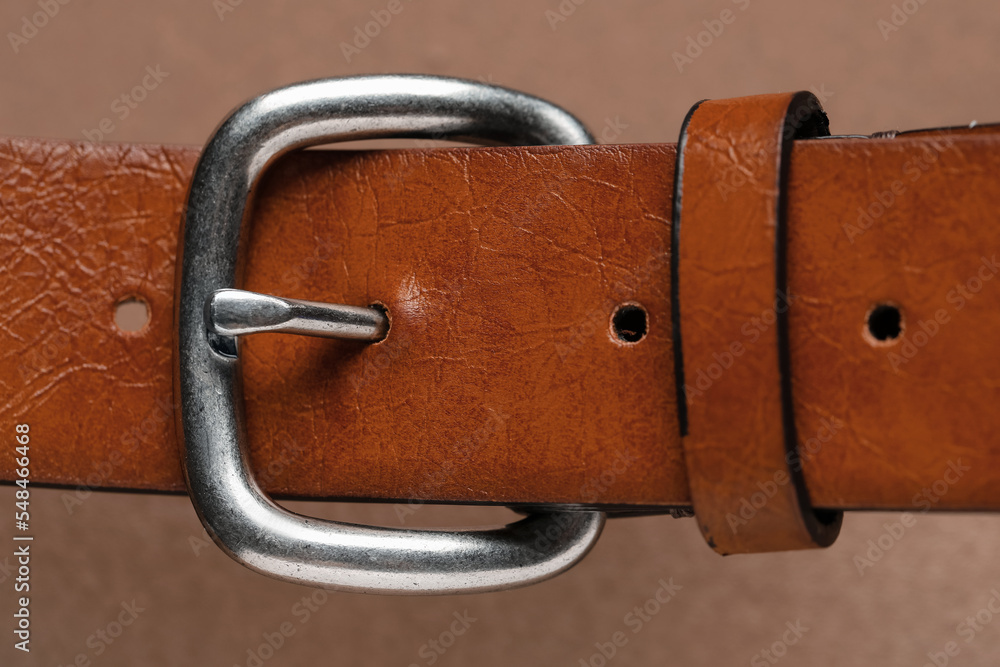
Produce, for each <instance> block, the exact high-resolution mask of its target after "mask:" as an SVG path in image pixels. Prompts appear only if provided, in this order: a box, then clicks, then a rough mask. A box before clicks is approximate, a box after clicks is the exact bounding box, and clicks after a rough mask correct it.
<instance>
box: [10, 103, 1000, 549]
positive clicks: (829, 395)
mask: <svg viewBox="0 0 1000 667" xmlns="http://www.w3.org/2000/svg"><path fill="white" fill-rule="evenodd" d="M778 98H780V99H778ZM789 99H790V97H783V96H774V97H761V98H746V99H744V100H740V101H738V102H736V103H716V104H717V105H722V106H717V107H712V105H711V104H708V105H702V107H700V110H697V111H695V112H694V113H693V115H692V117H691V120H690V121H689V126H688V130H689V132H690V133H691V134H689V135H688V137H687V141H688V142H690V144H689V145H690V146H692V147H693V148H692V150H693V151H695V152H693V153H692V154H691V156H690V157H689V158H688V160H689V161H688V162H687V166H686V167H685V173H684V174H683V175H682V177H681V180H680V185H681V186H682V187H683V211H682V215H681V217H680V219H681V220H682V224H681V227H680V241H681V243H682V245H681V246H680V250H679V251H678V252H676V253H675V254H674V255H673V256H672V255H671V247H672V242H674V241H672V233H673V232H672V229H673V225H672V218H673V217H674V213H673V206H674V201H673V189H674V180H675V164H676V162H677V153H676V151H677V149H676V147H675V146H674V145H671V144H645V145H614V146H560V147H517V148H508V147H502V148H454V149H428V150H398V151H370V152H348V151H312V152H305V153H299V154H296V155H294V156H292V157H289V158H287V159H283V160H282V161H281V162H280V163H279V164H278V165H276V166H275V167H274V168H272V169H271V170H270V171H269V172H268V174H267V175H266V176H265V183H264V185H263V187H262V188H261V192H260V193H259V195H258V196H257V199H256V202H255V212H254V214H253V219H252V233H251V236H250V238H249V242H248V243H249V245H248V248H247V251H246V255H245V256H246V257H247V268H246V285H245V287H246V288H247V289H250V290H254V291H258V292H264V293H272V294H280V295H282V296H290V297H296V298H302V299H309V300H314V301H323V302H334V303H350V304H370V303H376V302H378V303H381V304H383V305H384V306H385V308H386V309H387V311H388V313H389V315H390V318H391V327H392V328H391V330H390V333H389V336H388V337H387V338H386V339H385V340H384V341H382V342H380V343H377V344H374V345H363V344H358V343H352V342H347V341H330V340H321V339H312V338H305V337H299V336H287V335H271V336H258V337H254V338H251V339H248V340H247V341H246V344H245V347H244V348H243V351H242V353H241V354H242V357H243V362H244V375H245V378H246V390H245V392H246V393H245V406H246V408H245V409H246V418H247V424H246V430H247V432H248V434H249V442H250V445H251V456H252V461H253V465H254V467H255V469H256V477H257V480H258V482H259V483H260V485H261V486H262V487H263V488H264V489H265V490H266V491H267V492H269V493H271V494H274V495H277V496H279V497H280V496H283V497H309V498H359V499H374V500H394V501H407V500H428V501H439V502H459V503H496V504H504V505H513V506H539V505H573V506H585V507H595V508H604V509H612V510H618V511H630V510H636V511H666V510H670V509H678V508H688V507H690V506H691V505H692V495H693V490H694V505H695V509H697V510H698V513H699V516H701V515H702V513H703V511H702V507H701V506H704V507H706V509H705V510H704V511H705V512H708V513H709V514H711V513H712V509H711V508H710V507H709V506H710V505H711V501H705V500H704V498H707V497H709V495H706V494H711V493H718V492H720V490H723V489H727V488H728V489H732V490H731V491H729V492H727V493H725V494H724V495H726V496H727V497H726V499H725V504H724V510H720V512H721V514H720V515H719V516H718V517H716V518H715V519H713V520H712V521H713V522H715V526H716V531H717V530H718V521H720V520H721V521H727V520H728V521H729V522H730V523H731V522H732V521H733V518H732V517H735V520H736V521H737V522H739V521H740V520H741V519H742V520H744V521H746V520H748V518H749V517H750V516H753V515H755V514H756V513H758V511H760V507H761V506H763V505H764V504H766V502H767V501H768V500H769V499H771V498H772V497H777V498H779V499H780V498H782V497H785V498H786V500H788V502H791V503H793V504H794V502H796V498H797V499H798V500H802V497H801V493H802V492H803V488H798V489H797V490H796V486H795V485H796V480H798V483H799V484H800V486H801V485H804V489H807V493H806V496H805V497H806V498H808V501H809V504H810V505H811V507H813V508H819V509H821V510H849V509H899V510H906V509H932V510H997V509H1000V465H998V464H1000V444H998V442H997V439H996V438H995V433H996V432H997V431H998V430H1000V411H997V410H995V404H996V402H997V398H998V396H1000V394H998V391H1000V390H998V387H1000V380H998V378H1000V355H997V354H996V353H995V351H994V347H993V346H994V344H995V341H996V337H997V334H998V333H1000V280H997V281H995V280H993V279H994V277H995V276H996V275H997V273H998V272H1000V228H998V227H997V224H996V220H997V213H998V211H1000V180H998V179H1000V177H998V175H1000V150H998V149H1000V130H998V129H997V128H995V127H979V128H962V129H957V130H938V131H927V132H919V133H907V134H904V135H900V136H896V137H895V138H879V139H856V138H828V139H811V140H805V139H803V140H797V141H794V142H793V141H791V138H788V140H787V141H785V140H784V139H780V140H776V142H775V141H772V139H773V138H774V137H777V136H778V135H776V134H775V132H773V131H772V129H773V127H775V126H774V125H773V124H774V123H775V122H779V121H780V122H781V123H783V122H784V121H783V120H782V119H784V118H785V116H784V114H785V110H786V109H787V107H788V104H789ZM775 100H778V101H777V102H776V101H775ZM726 104H729V106H725V105H726ZM776 105H777V106H776ZM778 107H780V109H779V111H780V114H779V113H778V111H775V109H777V108H778ZM820 113H821V112H820ZM706 114H715V116H711V117H710V116H709V115H706ZM776 114H778V115H776ZM769 123H770V125H769ZM782 127H784V125H780V126H778V129H779V131H780V130H781V128H782ZM755 137H756V139H755ZM761 137H763V138H761ZM786 144H787V145H786ZM782 151H784V153H785V157H786V160H785V161H784V162H781V161H780V160H779V158H780V157H781V154H782ZM197 156H198V150H197V149H191V148H182V147H174V146H148V145H139V146H137V145H123V144H86V143H75V142H63V141H48V140H37V139H23V138H8V139H3V140H2V141H0V169H2V172H3V177H2V179H0V201H2V204H3V205H2V208H0V232H2V235H3V239H4V243H3V245H2V247H0V253H2V256H3V263H2V266H3V267H4V270H3V271H2V272H0V286H2V287H0V290H2V291H0V293H2V294H3V297H4V298H3V300H4V305H5V307H4V309H3V313H2V315H0V318H2V327H0V336H2V339H3V346H2V350H3V352H2V359H0V382H2V386H3V403H2V407H0V413H2V414H3V421H4V423H5V424H6V426H4V429H5V431H6V432H8V433H13V432H14V425H15V424H18V423H27V424H30V425H31V433H32V466H31V468H32V469H31V473H32V482H33V483H36V484H50V485H63V486H67V487H82V489H83V490H89V489H93V488H102V489H111V488H117V489H128V490H151V491H166V492H181V491H183V490H184V479H183V476H182V471H181V466H180V463H179V457H178V435H177V431H176V426H175V415H174V412H175V405H176V403H175V399H174V391H173V380H172V375H173V364H174V362H173V360H172V356H173V353H172V348H173V335H174V334H173V330H174V326H175V325H174V317H173V313H174V302H173V300H174V280H175V275H174V274H175V270H174V267H175V258H176V255H177V230H178V224H179V220H180V217H181V213H182V208H183V205H184V198H185V193H186V190H187V188H188V184H189V179H190V177H191V174H192V170H193V167H194V164H195V161H196V159H197ZM776 165H778V166H776ZM776 169H778V171H777V172H776V171H775V170H776ZM782 170H783V171H782ZM779 172H780V173H779ZM779 176H780V179H779V180H776V178H777V177H779ZM778 182H780V183H781V184H782V185H781V188H779V190H781V191H777V190H775V183H778ZM775 198H777V199H781V198H784V199H783V200H782V201H781V203H780V206H781V207H783V208H782V210H784V211H785V219H784V221H783V222H782V228H783V230H784V234H785V236H786V238H785V239H784V245H783V247H784V266H785V270H786V271H787V275H786V284H785V285H784V286H783V287H784V289H785V292H784V294H785V297H786V298H785V300H784V301H781V299H780V298H779V300H778V302H777V303H775V302H774V300H773V299H772V298H771V296H769V295H773V294H774V287H775V286H774V284H773V283H769V282H767V280H771V278H767V279H766V280H765V278H763V277H766V276H773V275H774V270H775V267H774V263H775V261H776V260H775V258H774V256H773V255H770V256H769V255H767V252H764V251H762V249H766V248H767V247H773V240H774V234H775V233H776V232H775V227H774V221H773V220H772V221H770V222H769V221H768V220H766V219H756V220H755V221H754V220H750V219H749V218H750V217H753V216H749V217H747V216H741V211H742V210H744V209H742V208H741V207H746V206H752V204H750V203H751V202H757V201H765V200H766V201H772V200H775ZM775 201H776V200H775ZM705 202H715V203H714V204H712V203H707V204H706V203H705ZM713 206H714V207H716V208H715V209H711V207H713ZM723 213H724V214H725V216H731V219H730V218H726V217H720V216H721V215H722V214H723ZM688 216H690V217H691V218H692V219H705V220H709V221H714V223H711V224H709V223H705V224H704V225H702V224H699V226H698V227H694V226H692V227H691V228H688V227H686V226H685V224H684V223H683V221H686V220H687V219H688ZM689 229H690V230H693V231H697V235H696V236H692V237H691V238H692V239H693V240H691V241H690V245H684V244H685V243H688V241H687V238H686V237H685V234H688V233H689ZM768 230H770V231H768ZM693 231H692V233H693ZM779 233H780V232H779ZM755 234H764V236H761V237H755ZM768 234H770V236H767V235H768ZM755 239H756V240H755ZM760 239H765V240H766V242H763V241H761V240H760ZM767 239H770V240H767ZM762 243H763V245H761V244H762ZM767 243H771V244H772V245H771V246H767ZM672 259H673V260H675V261H678V262H679V267H677V266H675V267H674V269H675V271H677V270H679V275H680V276H681V281H680V283H679V285H676V287H677V288H678V289H677V290H672V287H674V286H675V285H674V284H673V282H672V281H673V280H674V278H673V277H672V266H671V260H672ZM762 280H763V281H764V282H761V281H762ZM762 285H764V287H763V288H762V287H761V286H762ZM672 294H673V295H675V296H677V297H679V300H678V301H677V302H675V301H674V296H672ZM762 295H763V296H762ZM127 299H139V300H141V301H143V302H145V303H146V304H148V307H149V312H150V319H149V323H148V325H147V326H145V328H143V329H142V330H140V331H138V332H124V331H121V330H120V329H118V328H117V327H116V324H115V321H114V312H115V307H116V304H118V303H120V302H122V301H123V300H127ZM762 299H763V300H762ZM675 307H677V311H678V312H679V315H678V316H679V318H680V319H679V320H678V322H679V324H680V329H681V331H682V332H683V338H675V334H676V333H677V332H676V331H675V322H674V321H673V320H674V316H675V312H674V308H675ZM782 323H784V324H782ZM782 327H784V328H785V329H786V330H784V331H783V329H782ZM681 340H682V341H683V342H682V343H680V342H679V341H681ZM678 344H680V345H683V346H684V349H683V350H682V352H683V354H680V355H679V356H677V359H681V360H682V363H683V380H682V382H680V383H678V382H676V381H675V379H676V378H677V377H678V376H677V373H676V371H677V370H678V368H677V361H676V360H675V353H677V352H678V351H677V350H676V349H675V347H676V346H677V345H678ZM779 344H780V345H779ZM688 346H691V347H690V350H689V348H688ZM782 349H783V350H785V351H786V353H787V355H788V358H787V359H785V360H784V363H785V366H784V368H786V369H788V370H789V374H788V376H787V377H784V378H781V377H779V373H778V365H777V361H776V355H778V354H779V353H780V352H779V351H780V350H782ZM772 362H774V363H772ZM762 369H763V370H762ZM782 382H785V383H787V384H786V385H782V384H781V383H782ZM679 387H681V388H686V389H684V390H683V391H682V394H683V395H682V396H680V401H679V396H678V388H679ZM782 392H785V393H784V394H782ZM782 395H786V396H787V397H788V398H789V399H790V404H789V405H787V406H785V412H784V413H783V414H785V415H786V416H791V421H790V422H787V423H783V422H782V419H783V417H782V412H781V411H782V408H781V396H782ZM775 401H777V402H775ZM679 406H680V407H679ZM679 409H680V410H681V411H686V413H687V416H688V422H689V424H688V425H689V427H690V430H689V431H688V433H689V435H686V436H684V438H682V436H681V428H680V424H679V421H678V413H679ZM789 429H791V431H789ZM781 433H784V434H785V435H786V436H787V435H788V433H793V434H796V435H795V438H794V442H793V445H792V450H794V449H795V448H796V447H797V452H794V451H793V453H795V454H796V455H797V458H795V457H793V458H789V459H788V460H784V461H783V458H782V456H780V455H778V457H777V458H775V452H779V451H780V452H781V453H784V452H785V451H786V449H784V447H786V446H787V443H782V442H780V437H783V436H781ZM758 436H759V437H758ZM771 436H774V438H777V439H774V438H771ZM687 438H690V439H689V440H687V441H686V442H685V439H687ZM696 438H697V439H696ZM769 438H770V439H769ZM764 440H768V442H770V443H771V444H770V445H767V446H769V447H772V446H773V443H779V444H780V447H781V448H782V449H780V450H777V449H772V450H769V451H771V454H768V455H767V456H765V455H764V454H761V458H760V459H759V460H757V459H754V460H753V461H752V462H748V461H747V460H744V459H743V458H742V457H743V454H742V453H741V452H744V451H752V452H754V453H755V454H754V456H756V453H757V452H763V451H764V449H760V448H758V446H757V444H755V443H757V442H758V441H760V442H763V441H764ZM760 447H764V445H761V446H760ZM685 456H687V459H685ZM751 458H752V457H751ZM0 460H2V463H0V477H2V478H3V479H5V480H13V479H15V478H16V474H15V467H16V466H15V463H14V461H13V459H12V458H11V457H3V458H2V459H0ZM786 466H787V467H788V470H786V469H785V467H786ZM741 470H742V471H743V472H744V474H743V475H742V478H741V479H737V478H740V475H741V473H740V471H741ZM789 471H791V472H789ZM797 475H798V477H797ZM789 491H791V492H792V495H788V492H789ZM79 492H80V489H77V491H76V492H74V491H68V492H67V498H68V502H72V498H73V496H74V493H79ZM796 493H798V494H800V495H798V496H796V495H795V494H796ZM700 499H701V500H700ZM762 499H763V501H762ZM719 502H720V503H722V502H723V501H721V500H720V501H719ZM777 504H778V503H777V501H776V502H775V503H774V505H775V506H777ZM700 505H701V506H700ZM720 506H722V505H720ZM805 510H807V511H811V510H810V508H809V507H805ZM765 511H769V510H765ZM717 513H718V512H717ZM730 515H731V516H730ZM727 516H729V517H730V518H729V519H726V517H727ZM703 528H704V525H703ZM734 534H738V531H734ZM706 535H708V533H707V532H706ZM790 539H791V542H795V540H796V539H798V538H794V539H793V538H790ZM751 541H752V540H751ZM783 545H784V546H783ZM770 546H771V547H772V548H774V547H775V544H774V543H772V544H771V545H770ZM744 547H745V548H740V546H739V545H735V546H734V545H730V548H731V549H733V550H755V549H757V548H760V547H761V545H759V544H758V545H754V544H749V545H744ZM777 548H793V546H792V545H786V544H785V543H784V542H781V541H780V540H779V543H778V544H777ZM720 550H721V549H720Z"/></svg>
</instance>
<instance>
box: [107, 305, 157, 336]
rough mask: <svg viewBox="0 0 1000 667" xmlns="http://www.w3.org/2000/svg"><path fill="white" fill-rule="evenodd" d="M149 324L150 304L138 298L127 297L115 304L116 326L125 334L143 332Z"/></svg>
mask: <svg viewBox="0 0 1000 667" xmlns="http://www.w3.org/2000/svg"><path fill="white" fill-rule="evenodd" d="M147 324H149V304H148V303H146V300H145V299H143V298H141V297H138V296H127V297H125V298H124V299H121V300H120V301H119V302H118V303H116V304H115V326H117V327H118V329H119V330H120V331H124V332H125V333H135V332H137V331H141V330H142V329H144V328H145V327H146V325H147Z"/></svg>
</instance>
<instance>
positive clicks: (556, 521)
mask: <svg viewBox="0 0 1000 667" xmlns="http://www.w3.org/2000/svg"><path fill="white" fill-rule="evenodd" d="M387 137H424V138H432V139H451V140H460V141H467V142H473V143H484V144H487V143H488V144H497V143H506V144H513V145H525V144H529V145H541V144H587V143H593V138H592V137H591V135H590V133H589V132H587V130H586V128H584V127H583V125H582V124H581V123H580V122H579V121H578V120H577V119H576V118H574V117H573V116H571V115H570V114H568V113H567V112H565V111H563V110H562V109H560V108H559V107H556V106H555V105H552V104H550V103H548V102H545V101H544V100H540V99H538V98H535V97H531V96H529V95H525V94H523V93H518V92H515V91H511V90H507V89H504V88H498V87H495V86H489V85H485V84H480V83H475V82H471V81H463V80H460V79H447V78H439V77H429V76H364V77H353V78H345V79H329V80H321V81H313V82H308V83H301V84H297V85H293V86H289V87H287V88H281V89H278V90H275V91H272V92H269V93H266V94H264V95H261V96H260V97H258V98H256V99H253V100H251V101H249V102H247V103H246V104H244V105H243V106H242V107H240V108H239V109H237V110H236V111H235V112H233V113H232V114H231V115H230V116H229V117H228V118H227V119H226V120H225V121H224V122H223V123H222V125H221V126H220V127H219V129H218V130H216V132H215V134H214V135H213V136H212V138H211V139H210V140H209V142H208V144H207V145H206V146H205V150H204V151H203V152H202V154H201V158H200V159H199V161H198V165H197V168H196V171H195V174H194V177H193V179H192V182H191V183H192V184H191V190H190V192H189V193H188V200H187V208H186V213H185V216H184V223H183V229H182V239H183V240H182V244H181V268H180V270H181V279H180V281H179V283H178V289H179V294H178V298H177V304H178V306H177V308H178V318H177V326H178V336H177V346H178V347H177V364H178V372H177V376H176V377H177V384H178V387H179V392H180V400H181V410H180V428H181V431H182V433H183V447H182V449H183V452H182V458H183V464H184V474H185V478H186V480H187V485H188V490H189V492H190V495H191V501H192V503H193V504H194V507H195V510H196V511H197V512H198V516H199V517H200V518H201V521H202V523H203V524H204V526H205V528H206V529H207V530H208V532H209V534H210V535H212V538H213V539H214V540H215V542H216V544H218V545H219V546H220V547H221V548H222V549H223V550H224V551H226V553H228V554H229V555H230V556H232V557H233V558H235V559H236V560H237V561H239V562H240V563H243V564H244V565H246V566H247V567H249V568H250V569H252V570H256V571H257V572H260V573H262V574H266V575H268V576H271V577H275V578H277V579H283V580H286V581H291V582H297V583H302V584H310V585H314V586H323V587H326V588H333V589H338V590H344V591H356V592H366V593H410V594H433V593H470V592H481V591H492V590H501V589H507V588H514V587H517V586H524V585H527V584H531V583H534V582H538V581H542V580H544V579H547V578H549V577H551V576H554V575H556V574H558V573H559V572H562V571H564V570H566V569H568V568H569V567H571V566H572V565H574V564H575V563H576V562H577V561H579V560H580V559H581V558H582V557H583V556H584V555H586V553H587V552H588V551H589V550H590V548H591V547H592V546H593V544H594V542H595V541H596V540H597V538H598V536H599V535H600V532H601V529H602V527H603V526H604V519H605V517H604V514H603V513H601V512H592V511H553V512H544V513H542V512H539V513H535V514H531V515H529V516H528V517H526V518H524V519H522V520H520V521H517V522H515V523H512V524H509V525H507V526H502V527H496V528H489V529H483V530H472V531H462V532H442V531H431V530H427V531H418V530H403V529H394V528H373V527H368V526H358V525H353V524H343V523H335V522H331V521H324V520H320V519H315V518H310V517H305V516H302V515H298V514H295V513H293V512H289V511H288V510H285V509H283V508H281V507H279V506H278V505H276V504H275V503H274V502H273V501H272V500H271V499H270V498H268V497H267V496H266V495H265V494H264V492H263V491H262V490H261V489H260V487H259V486H258V485H257V483H256V481H255V480H254V479H253V474H252V471H251V468H250V465H249V458H248V453H247V447H246V433H245V431H244V426H243V424H244V420H243V412H242V410H243V406H242V401H241V397H242V386H241V385H242V381H241V372H240V361H239V346H238V344H237V340H238V339H237V337H238V336H240V335H244V334H249V333H260V332H266V331H289V332H293V333H302V334H307V335H321V336H331V337H338V338H343V337H346V338H354V339H360V340H378V339H380V338H381V337H382V336H384V335H385V331H386V327H387V323H386V321H385V316H384V314H382V313H381V312H380V311H378V310H376V309H373V308H359V307H352V306H339V305H329V304H318V303H314V302H303V301H294V300H291V299H282V298H278V297H272V296H266V295H258V294H253V293H250V292H244V291H241V290H238V289H232V288H235V287H237V286H238V285H237V283H238V281H239V276H238V273H237V266H238V265H239V262H238V257H239V250H240V238H241V227H242V226H243V221H244V218H245V217H246V215H247V212H248V211H249V210H250V207H249V206H248V202H249V198H250V196H251V195H252V194H253V192H254V188H255V186H256V185H257V182H258V179H259V178H260V175H261V174H262V173H263V171H264V170H265V169H266V168H267V167H268V166H269V165H270V164H272V163H273V162H274V161H275V159H277V158H278V157H279V156H281V155H283V154H285V153H287V152H288V151H291V150H293V149H296V148H302V147H305V146H309V145H313V144H320V143H332V142H337V141H346V140H353V139H374V138H387ZM540 535H544V536H545V540H539V539H538V538H539V536H540ZM539 543H544V544H546V545H547V546H546V547H545V548H544V549H539V548H537V546H536V545H537V544H539Z"/></svg>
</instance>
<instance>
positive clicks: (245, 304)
mask: <svg viewBox="0 0 1000 667" xmlns="http://www.w3.org/2000/svg"><path fill="white" fill-rule="evenodd" d="M205 320H206V322H207V324H208V328H209V331H211V332H212V333H215V334H217V335H219V336H234V337H235V336H246V335H249V334H256V333H292V334H300V335H302V336H318V337H321V338H341V339H346V340H363V341H368V342H377V341H380V340H382V339H383V338H385V336H386V334H387V333H389V318H388V317H387V316H386V314H385V312H383V311H382V310H379V309H378V308H372V307H359V306H344V305H341V304H332V303H319V302H317V301H300V300H298V299H285V298H282V297H279V296H271V295H269V294H258V293H257V292H248V291H246V290H241V289H220V290H216V291H215V292H213V293H212V295H211V296H210V297H209V298H208V301H207V302H206V304H205Z"/></svg>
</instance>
